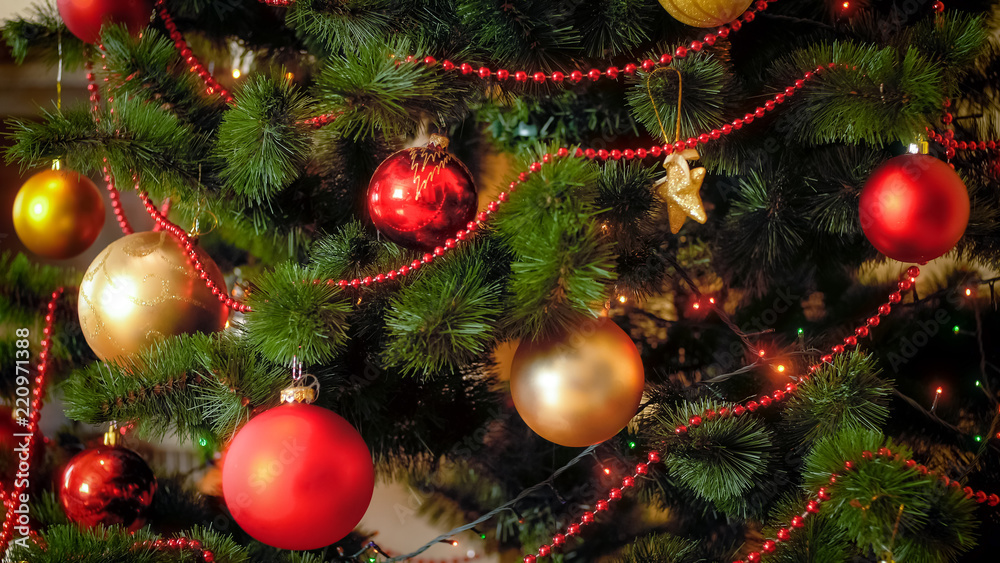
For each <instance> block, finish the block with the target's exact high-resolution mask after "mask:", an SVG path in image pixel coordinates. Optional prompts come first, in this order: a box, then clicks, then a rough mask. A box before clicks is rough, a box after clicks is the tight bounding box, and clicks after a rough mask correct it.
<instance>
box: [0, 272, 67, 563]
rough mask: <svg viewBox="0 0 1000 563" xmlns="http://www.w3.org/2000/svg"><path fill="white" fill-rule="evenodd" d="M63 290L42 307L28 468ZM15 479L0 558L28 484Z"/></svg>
mask: <svg viewBox="0 0 1000 563" xmlns="http://www.w3.org/2000/svg"><path fill="white" fill-rule="evenodd" d="M62 294H63V288H62V287H59V288H57V289H56V290H55V291H53V292H52V296H51V298H50V299H49V304H48V307H47V308H46V311H45V328H44V329H42V334H43V335H44V337H43V338H42V351H41V352H40V353H39V354H38V368H37V369H38V375H36V376H35V388H34V389H32V391H31V410H30V411H29V413H28V426H27V429H26V433H27V434H31V437H29V438H28V452H27V459H26V460H23V461H24V462H25V463H26V464H27V465H28V468H29V469H30V468H31V461H32V457H33V454H34V452H35V449H36V448H35V444H36V443H37V442H38V420H39V419H40V418H41V416H42V397H43V396H44V395H45V376H46V374H47V373H48V369H49V351H50V349H51V348H52V325H53V322H54V321H55V311H56V301H57V300H58V299H59V298H60V297H61V296H62ZM25 473H27V472H25ZM15 479H16V480H15V483H17V482H18V481H20V482H21V485H17V486H14V488H13V490H12V491H10V494H9V495H7V496H4V497H3V501H4V507H5V508H6V512H5V515H4V520H3V530H2V531H0V558H3V556H4V554H6V552H7V547H8V545H9V544H10V540H11V538H12V537H13V534H14V523H15V520H17V517H16V515H15V513H14V510H16V509H17V508H18V506H19V505H20V502H21V501H20V500H19V499H20V498H21V495H22V494H24V491H25V490H27V488H28V480H27V479H20V480H17V478H16V477H15Z"/></svg>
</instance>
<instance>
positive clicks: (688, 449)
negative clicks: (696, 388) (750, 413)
mask: <svg viewBox="0 0 1000 563" xmlns="http://www.w3.org/2000/svg"><path fill="white" fill-rule="evenodd" d="M722 406H723V403H721V402H716V401H712V400H706V399H703V400H700V401H696V402H690V403H688V402H685V403H682V404H680V405H678V406H677V407H675V408H672V409H665V410H664V411H662V412H659V413H657V415H656V421H657V426H656V430H655V432H656V433H657V435H658V436H657V437H659V438H660V439H662V440H663V441H664V442H665V450H666V452H667V455H666V457H665V459H664V463H665V464H666V465H667V469H668V470H669V472H670V475H671V476H673V477H674V478H676V479H677V480H678V481H679V482H680V483H681V484H682V485H684V486H686V487H688V488H690V489H692V490H693V491H694V492H695V493H697V494H698V495H699V496H700V497H702V498H704V499H707V500H709V501H711V502H716V503H727V502H729V501H732V500H734V499H738V498H739V497H740V496H741V495H744V494H745V493H746V492H747V491H749V490H750V489H751V488H752V487H754V485H755V484H756V483H757V482H758V481H760V480H761V479H763V478H764V477H765V475H766V471H767V467H768V463H769V461H770V459H771V457H772V450H773V440H774V438H773V436H772V434H771V432H770V431H769V430H767V429H766V428H765V426H764V424H763V423H762V422H761V421H760V420H758V419H755V418H752V417H728V418H722V417H715V418H713V419H712V420H703V421H702V423H701V424H700V425H697V426H692V427H691V428H690V429H689V430H688V432H687V435H686V436H677V435H676V434H675V432H674V428H676V427H677V426H678V425H681V424H683V425H687V424H688V420H689V419H690V418H691V417H692V416H695V415H698V416H701V414H702V413H704V412H705V410H706V409H714V410H716V411H717V410H718V409H719V408H721V407H722Z"/></svg>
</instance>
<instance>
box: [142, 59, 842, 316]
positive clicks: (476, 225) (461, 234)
mask: <svg viewBox="0 0 1000 563" xmlns="http://www.w3.org/2000/svg"><path fill="white" fill-rule="evenodd" d="M836 66H837V65H836V64H835V63H830V64H829V65H827V66H817V67H816V68H815V69H813V70H811V71H808V72H806V73H804V74H803V76H802V78H800V79H798V80H796V81H795V82H794V84H793V85H791V86H788V87H787V88H785V90H784V91H783V92H779V93H778V94H775V95H774V96H773V97H772V98H771V99H770V100H767V101H766V102H764V105H761V106H757V107H756V108H755V109H754V111H753V112H752V113H747V114H745V115H744V116H743V117H742V118H738V119H735V120H733V121H732V122H731V123H727V124H725V125H723V126H722V127H718V128H715V129H712V130H711V131H709V132H706V133H702V134H700V135H698V136H697V137H689V138H688V139H687V140H684V141H677V142H676V143H672V144H665V145H663V146H653V147H650V148H649V149H646V148H639V149H635V150H633V149H625V150H623V151H620V150H618V149H614V150H611V151H608V150H605V149H600V150H594V149H582V148H577V149H575V151H573V152H572V153H571V152H570V149H569V148H568V147H561V148H559V149H558V150H556V152H555V154H551V153H546V154H544V155H543V156H542V159H541V161H536V162H533V163H531V165H530V166H529V167H528V169H527V170H525V171H523V172H521V173H520V174H518V176H517V179H516V180H513V181H512V182H511V183H510V184H509V185H508V187H507V190H506V191H502V192H500V193H499V194H498V195H497V198H496V199H495V200H494V201H492V202H490V203H489V205H487V207H486V210H485V211H481V212H480V213H478V214H477V215H476V218H475V220H473V221H470V222H469V223H467V224H466V226H465V228H464V229H462V230H459V231H458V232H456V233H455V235H454V236H453V237H451V238H448V239H446V240H445V241H444V244H443V245H441V246H438V247H435V248H434V250H433V251H432V252H428V253H425V254H424V255H423V256H421V257H420V258H419V259H417V260H413V261H412V262H410V264H409V265H408V266H406V265H404V266H401V267H399V268H397V269H395V270H390V271H387V272H383V273H380V274H376V275H374V276H365V277H363V278H353V279H341V280H333V279H328V280H318V279H317V280H313V283H314V284H320V283H326V284H327V285H336V286H338V287H340V288H348V287H351V288H359V287H361V286H370V285H372V284H373V283H374V284H382V283H386V282H390V281H394V280H396V279H398V278H400V277H403V276H406V275H408V274H409V273H410V272H412V271H414V270H419V269H420V268H421V266H424V265H426V264H430V263H431V262H433V261H434V260H435V259H436V258H440V257H442V256H444V255H445V254H447V253H448V252H450V251H452V250H454V249H455V248H458V246H459V245H460V244H461V243H462V242H463V241H465V240H467V239H469V238H470V237H471V236H472V235H473V234H475V232H476V231H478V230H479V229H480V228H481V227H482V226H483V225H484V224H485V223H486V222H488V221H489V219H490V217H491V215H492V214H493V213H495V212H496V211H497V210H498V209H499V208H500V206H501V205H503V204H504V203H505V202H506V201H507V200H508V199H509V198H510V195H511V194H512V193H514V192H515V191H516V190H517V187H518V186H519V185H520V184H522V183H523V182H526V181H527V180H528V178H529V177H530V176H531V175H532V174H536V173H538V172H540V171H541V170H542V167H543V166H545V165H547V164H550V163H552V162H554V161H555V159H557V158H567V157H569V156H570V155H571V154H572V156H573V157H575V158H588V159H591V160H594V159H600V160H602V161H606V160H608V159H611V160H621V159H623V158H624V159H625V160H633V159H645V158H650V157H652V158H659V157H661V156H665V155H669V154H671V153H673V152H675V151H676V152H680V151H683V150H684V149H686V148H695V147H697V146H698V145H699V144H705V143H709V142H711V141H715V140H718V139H721V138H722V137H724V136H726V135H730V134H732V133H733V132H735V131H739V130H740V129H742V128H743V126H744V125H749V124H751V123H753V121H754V120H755V119H758V118H761V117H764V115H765V114H767V112H770V111H773V110H774V109H775V108H777V107H778V105H780V104H782V103H784V102H785V101H786V100H787V99H788V98H789V97H791V96H792V95H794V94H795V92H797V91H799V90H801V89H802V88H804V87H805V85H806V83H807V82H808V81H809V80H811V79H813V78H815V77H816V76H818V75H820V74H822V73H823V72H825V70H826V69H828V68H829V69H832V68H835V67H836ZM139 197H140V198H141V199H142V200H143V203H144V205H145V206H146V210H147V212H149V215H150V216H151V217H152V218H153V220H154V221H155V222H156V223H157V224H161V225H163V227H162V228H163V229H164V230H166V231H167V232H168V233H171V234H173V235H175V236H176V237H178V241H179V242H180V243H181V244H182V245H185V248H186V247H187V245H188V244H190V240H189V239H188V238H187V234H186V233H184V230H183V229H181V228H180V227H178V226H177V225H175V224H173V223H171V222H170V221H169V220H167V219H166V217H164V216H163V215H161V214H160V213H158V212H157V211H156V207H155V206H154V205H153V203H152V201H150V200H149V196H148V194H146V193H145V192H142V191H140V192H139ZM181 235H183V238H181ZM199 264H200V263H199V262H195V266H196V267H197V266H198V265H199ZM199 271H200V270H199ZM205 279H206V283H208V280H207V276H205ZM209 287H210V289H212V293H213V294H216V295H218V296H219V299H220V300H222V301H223V302H225V303H226V304H227V305H229V306H230V307H233V308H235V309H236V310H237V311H241V312H250V311H251V309H250V307H249V306H248V305H245V304H241V303H239V302H237V301H235V300H233V299H230V298H229V297H228V296H227V295H226V294H225V292H224V291H220V292H219V293H216V291H218V288H216V287H213V286H211V285H210V286H209Z"/></svg>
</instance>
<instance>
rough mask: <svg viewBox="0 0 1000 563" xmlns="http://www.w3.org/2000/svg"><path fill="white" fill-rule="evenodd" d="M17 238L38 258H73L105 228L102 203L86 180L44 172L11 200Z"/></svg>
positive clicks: (63, 172)
mask: <svg viewBox="0 0 1000 563" xmlns="http://www.w3.org/2000/svg"><path fill="white" fill-rule="evenodd" d="M13 214H14V230H15V231H16V232H17V238H19V239H21V242H22V243H23V244H24V246H26V247H27V248H28V250H30V251H32V252H34V253H35V254H37V255H39V256H44V257H46V258H52V259H54V260H65V259H66V258H72V257H74V256H76V255H78V254H80V253H81V252H83V251H84V250H87V248H89V247H90V245H91V244H93V243H94V241H95V240H97V235H99V234H101V229H103V228H104V200H103V199H101V192H99V191H98V190H97V186H95V185H94V183H93V182H91V181H90V179H89V178H87V177H86V176H84V175H82V174H80V173H79V172H74V171H72V170H67V169H66V168H62V169H60V170H43V171H41V172H39V173H38V174H35V175H34V176H32V177H31V178H28V181H26V182H25V183H24V185H23V186H21V189H20V190H19V191H18V192H17V197H16V198H14V209H13Z"/></svg>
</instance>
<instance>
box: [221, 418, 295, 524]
mask: <svg viewBox="0 0 1000 563" xmlns="http://www.w3.org/2000/svg"><path fill="white" fill-rule="evenodd" d="M306 451H307V448H306V447H305V445H304V444H303V443H302V442H301V441H299V439H298V437H297V436H288V437H286V438H285V439H284V440H282V442H281V450H280V451H279V453H278V455H277V456H276V457H274V458H273V459H272V460H271V462H270V463H268V464H266V465H262V466H257V467H255V470H254V471H253V472H252V474H251V475H250V477H249V481H248V483H247V484H248V485H250V487H251V489H253V492H254V494H262V493H264V492H265V491H266V490H267V488H268V487H269V486H270V485H271V484H272V483H274V482H275V481H277V480H278V479H280V478H281V477H282V475H284V473H285V471H286V470H287V469H288V468H289V467H291V466H294V465H297V464H298V463H299V461H300V459H301V458H302V456H303V454H305V453H306ZM227 500H228V499H227ZM251 504H252V500H251V498H250V495H249V494H248V493H240V494H239V495H237V496H236V498H235V499H233V500H232V501H229V502H227V503H226V506H227V507H228V508H229V512H230V513H231V514H232V515H233V518H238V517H239V514H240V512H241V511H242V510H245V509H247V508H249V507H250V505H251ZM212 528H214V529H216V530H220V531H225V530H227V529H229V518H227V517H225V516H224V515H222V514H220V515H217V516H216V517H215V519H213V521H212Z"/></svg>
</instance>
